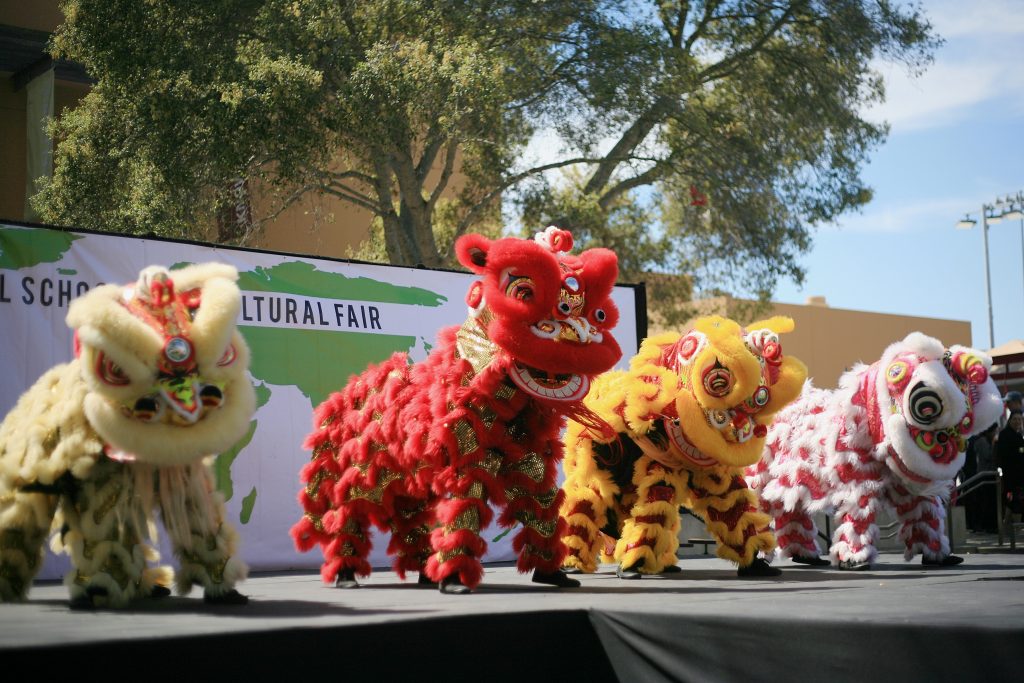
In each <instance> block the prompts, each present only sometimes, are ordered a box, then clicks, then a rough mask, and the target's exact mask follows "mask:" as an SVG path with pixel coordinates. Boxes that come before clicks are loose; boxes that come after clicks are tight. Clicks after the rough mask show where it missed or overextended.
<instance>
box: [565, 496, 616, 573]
mask: <svg viewBox="0 0 1024 683" xmlns="http://www.w3.org/2000/svg"><path fill="white" fill-rule="evenodd" d="M563 490H564V491H565V492H566V495H565V500H564V501H563V502H562V507H561V515H562V516H563V517H564V518H565V521H566V524H567V526H568V529H567V531H566V535H565V537H564V538H563V539H562V542H563V543H564V544H565V546H566V548H567V550H568V553H567V554H566V556H565V561H564V562H563V563H562V565H563V567H566V568H571V569H579V570H581V571H584V572H587V573H591V572H594V571H597V564H598V559H599V556H598V554H599V553H600V551H601V547H602V537H601V533H600V530H601V529H603V528H604V527H605V525H607V524H608V504H607V502H606V501H605V500H604V499H603V498H602V497H601V495H600V494H599V493H598V492H597V491H595V490H594V489H593V488H591V487H590V486H587V485H586V484H584V483H583V482H579V481H575V480H570V481H567V482H566V483H565V485H564V487H563Z"/></svg>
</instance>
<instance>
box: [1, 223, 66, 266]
mask: <svg viewBox="0 0 1024 683" xmlns="http://www.w3.org/2000/svg"><path fill="white" fill-rule="evenodd" d="M78 239H82V238H81V236H80V235H72V234H71V233H67V232H60V231H59V230H22V229H13V228H0V268H6V269H8V270H19V269H21V268H31V267H32V266H36V265H39V264H40V263H56V262H57V261H60V260H61V259H62V258H63V257H64V254H66V253H67V251H68V249H70V248H71V243H72V242H74V241H75V240H78Z"/></svg>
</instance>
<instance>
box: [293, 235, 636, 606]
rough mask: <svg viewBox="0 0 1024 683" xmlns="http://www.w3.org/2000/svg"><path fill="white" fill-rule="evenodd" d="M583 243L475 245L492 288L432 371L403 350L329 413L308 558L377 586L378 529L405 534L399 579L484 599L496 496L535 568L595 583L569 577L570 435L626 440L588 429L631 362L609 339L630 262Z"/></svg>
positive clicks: (304, 532)
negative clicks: (578, 429) (602, 394)
mask: <svg viewBox="0 0 1024 683" xmlns="http://www.w3.org/2000/svg"><path fill="white" fill-rule="evenodd" d="M571 248H572V236H571V235H570V234H569V233H568V232H566V231H564V230H557V229H555V228H548V230H547V231H545V232H543V233H540V234H539V235H537V237H536V238H535V240H522V239H515V238H505V239H500V240H495V241H491V240H488V239H486V238H485V237H482V236H480V235H466V236H464V237H462V238H460V239H459V241H458V242H457V243H456V253H457V255H458V258H459V261H460V262H461V263H462V264H463V265H464V266H466V267H467V268H469V269H470V270H472V271H473V272H474V273H476V274H477V275H479V276H480V277H481V279H480V280H478V281H477V282H475V283H473V285H472V287H471V288H470V290H469V294H468V296H467V302H468V304H469V307H470V310H469V317H468V318H467V320H466V322H465V323H464V324H463V325H462V326H461V327H460V326H454V327H451V328H448V329H445V330H442V332H441V334H440V336H439V340H438V345H437V346H436V347H435V349H434V350H433V351H432V352H431V353H430V355H429V356H428V357H427V359H426V360H425V361H423V362H421V363H417V364H415V365H410V364H409V362H408V359H407V357H406V356H405V354H395V355H394V356H392V357H391V359H389V360H387V361H385V362H383V363H381V364H380V365H377V366H372V367H370V368H369V369H368V370H366V372H364V373H363V374H362V375H359V376H357V377H353V378H352V379H351V381H350V382H349V384H348V385H347V386H346V387H345V388H344V389H342V390H341V391H339V392H337V393H335V394H332V395H331V396H330V397H329V398H328V399H327V400H326V401H324V402H323V403H322V404H321V405H320V406H319V407H318V408H317V409H316V412H315V415H314V425H315V431H314V432H313V433H312V434H310V435H309V437H308V438H307V440H306V444H305V445H306V448H309V449H310V450H312V451H313V459H312V461H311V462H310V463H309V464H308V465H306V467H304V468H303V470H302V474H301V480H302V482H303V484H304V487H305V488H304V489H303V490H302V491H301V492H300V494H299V500H300V503H301V504H302V507H303V510H304V512H305V514H304V516H303V518H302V519H301V520H300V521H299V522H298V523H297V524H296V525H295V526H294V527H293V528H292V536H293V537H294V539H295V542H296V544H297V545H298V547H299V549H300V550H303V551H305V550H309V549H311V548H312V547H313V546H315V545H319V546H320V547H321V550H322V551H323V555H324V562H323V565H322V568H321V575H322V576H323V579H324V581H334V582H335V585H337V586H338V587H342V588H354V587H356V586H357V585H358V584H357V583H356V580H355V577H356V575H359V576H367V575H369V573H370V569H371V568H370V565H369V563H368V562H367V560H366V556H367V554H368V552H369V550H370V538H369V536H368V532H369V527H370V525H373V526H376V527H377V528H379V529H381V530H382V531H385V532H388V533H390V535H391V542H390V544H389V545H388V552H389V553H391V554H392V555H394V558H395V559H394V569H395V571H396V572H398V573H399V575H401V576H404V574H405V572H406V571H418V572H419V573H420V581H421V583H424V582H427V581H425V578H424V577H426V578H428V579H429V580H430V581H432V582H437V583H439V585H440V588H441V590H442V592H445V593H464V592H468V590H469V589H472V588H473V587H475V586H476V585H477V584H478V583H479V582H480V579H481V577H482V575H483V567H482V565H481V563H480V558H481V557H482V556H483V554H484V552H485V551H486V548H487V544H486V542H485V541H484V540H483V539H482V538H481V537H480V531H481V530H482V529H483V528H484V527H486V526H487V524H488V523H489V522H490V520H491V517H492V515H493V513H492V511H491V508H490V506H489V505H488V501H490V502H492V503H494V504H496V505H498V506H500V507H502V508H504V510H503V512H502V514H501V516H500V517H499V520H498V521H499V523H500V524H501V525H502V526H505V527H512V526H515V525H516V524H517V523H518V524H520V525H521V529H520V530H519V531H518V532H517V533H516V536H515V537H514V539H513V548H514V549H515V550H516V552H517V553H519V560H518V567H519V570H520V571H523V572H526V571H529V570H531V569H532V570H535V573H534V577H533V578H534V581H536V582H538V583H548V584H554V585H558V586H578V585H579V582H577V581H575V580H574V579H570V578H569V577H567V576H565V575H564V574H563V573H562V572H560V571H559V568H560V567H561V565H562V561H563V559H564V558H565V554H566V547H565V545H564V544H563V543H562V536H563V535H564V533H565V520H564V519H562V518H561V517H559V515H558V508H559V505H560V504H561V502H562V497H563V494H562V492H561V491H560V490H559V488H558V486H557V484H556V483H555V479H556V474H557V470H556V468H557V466H558V463H559V462H560V461H561V459H562V444H561V442H560V441H559V432H560V430H561V429H562V427H563V426H564V424H565V417H566V415H572V416H573V417H574V418H575V419H577V420H583V421H587V422H589V423H591V424H593V425H594V426H595V428H596V429H598V430H601V429H602V428H603V429H604V430H608V431H609V433H610V434H613V432H610V430H611V427H609V426H608V425H605V424H603V423H602V422H601V421H600V420H597V419H589V420H588V419H587V414H588V411H587V409H586V408H584V406H583V397H584V396H585V395H586V393H587V391H588V390H589V388H590V382H591V379H592V378H593V377H594V376H595V375H597V374H600V373H602V372H604V371H606V370H609V369H610V368H611V367H612V366H613V365H615V363H616V362H618V360H619V358H620V357H621V356H622V352H621V351H620V350H619V346H618V344H617V343H616V342H615V339H614V338H613V337H612V335H611V334H610V332H609V331H610V330H611V329H612V328H613V327H614V326H615V323H616V322H617V320H618V311H617V310H616V308H615V305H614V303H613V302H612V300H611V298H610V295H611V291H612V287H613V286H614V284H615V278H616V277H617V275H618V259H617V258H616V256H615V254H614V253H613V252H611V251H609V250H607V249H590V250H588V251H585V252H583V253H582V254H580V255H579V256H572V255H570V254H569V253H568V251H569V250H570V249H571ZM590 417H591V418H594V416H592V415H591V416H590Z"/></svg>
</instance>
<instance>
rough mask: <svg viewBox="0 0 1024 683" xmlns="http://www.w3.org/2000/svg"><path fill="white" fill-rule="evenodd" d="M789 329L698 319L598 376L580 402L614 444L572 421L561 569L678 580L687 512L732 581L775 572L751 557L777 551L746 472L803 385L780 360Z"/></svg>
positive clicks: (792, 363)
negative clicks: (730, 566) (682, 514)
mask: <svg viewBox="0 0 1024 683" xmlns="http://www.w3.org/2000/svg"><path fill="white" fill-rule="evenodd" d="M792 329H793V321H792V320H791V319H789V318H784V317H774V318H770V319H768V320H764V321H760V322H756V323H752V324H751V325H749V326H748V327H747V328H746V329H743V328H741V327H740V325H738V324H737V323H735V322H733V321H732V320H729V319H727V318H723V317H720V316H710V317H706V318H701V319H698V320H697V321H696V322H695V323H694V325H693V328H692V329H691V330H690V331H689V332H687V333H686V334H684V335H680V334H678V333H675V332H669V333H665V334H661V335H658V336H655V337H651V338H648V339H646V340H644V342H643V344H641V346H640V352H639V353H638V354H637V355H636V356H635V357H634V358H633V359H632V361H631V362H630V369H629V370H628V371H626V372H621V371H615V372H609V373H606V374H604V375H602V376H600V377H599V378H598V379H597V381H596V382H595V383H594V386H593V387H592V388H591V390H590V393H589V395H588V396H587V398H586V405H587V407H588V408H590V409H591V410H593V411H594V412H596V413H597V414H598V415H600V416H601V417H602V418H603V419H605V420H607V421H608V422H609V423H610V424H611V425H612V426H613V427H614V428H615V430H616V431H617V432H618V436H617V438H614V439H611V440H608V441H604V440H601V439H600V438H598V437H596V436H595V435H594V434H592V433H591V432H590V431H589V430H588V429H587V428H586V427H585V426H583V425H580V424H578V423H576V422H570V423H569V427H568V430H567V432H566V458H565V475H566V479H565V483H564V485H563V488H564V490H565V492H566V496H565V501H564V503H563V505H562V508H561V513H562V515H563V516H564V517H565V518H566V521H567V522H568V525H569V531H568V534H567V535H566V537H565V538H564V542H565V544H566V545H567V546H568V548H569V555H568V557H567V559H566V560H565V562H564V564H563V570H565V571H570V572H572V571H583V572H593V571H595V570H596V569H597V563H598V561H599V560H600V561H603V562H612V561H614V562H617V563H618V565H619V566H618V569H617V571H616V573H617V574H618V576H619V577H620V578H625V579H636V578H640V576H641V574H658V573H662V572H669V571H678V569H677V567H676V562H677V557H676V550H677V549H678V548H679V538H678V536H679V529H680V518H679V508H680V506H685V507H687V508H689V509H690V510H693V511H694V513H696V514H697V515H698V516H700V517H701V518H703V519H704V520H705V524H706V526H707V530H708V532H709V533H710V534H711V537H712V538H714V539H715V541H717V544H718V556H719V557H721V558H723V559H726V560H730V561H732V562H735V563H737V564H738V565H739V575H740V576H771V575H776V574H778V573H779V570H777V569H775V568H773V567H771V566H769V564H768V563H767V562H766V561H765V560H764V559H762V558H759V557H757V553H758V552H759V551H760V552H763V553H770V552H771V551H773V550H774V549H775V537H774V534H773V533H772V530H771V528H770V526H769V525H770V523H771V518H770V517H769V516H768V515H766V514H764V513H763V512H761V511H760V509H759V505H758V500H757V497H756V495H755V494H754V493H753V492H752V491H751V490H750V489H748V488H747V485H746V483H745V481H744V478H743V470H744V468H745V467H746V466H748V465H751V464H753V463H755V462H757V460H758V459H759V458H760V457H761V452H762V449H763V447H764V437H765V434H766V433H767V426H768V424H769V423H770V422H771V418H772V416H773V415H774V414H775V413H776V412H778V411H779V410H780V409H781V408H782V407H783V406H785V405H786V404H787V403H789V402H790V401H792V400H793V399H795V398H796V397H797V396H798V395H799V393H800V389H801V387H802V385H803V383H804V380H805V379H806V377H807V368H806V367H805V366H804V364H803V363H801V362H800V361H799V360H797V359H795V358H789V357H783V354H782V346H781V345H780V344H779V334H783V333H785V332H790V331H792ZM613 544H614V546H613Z"/></svg>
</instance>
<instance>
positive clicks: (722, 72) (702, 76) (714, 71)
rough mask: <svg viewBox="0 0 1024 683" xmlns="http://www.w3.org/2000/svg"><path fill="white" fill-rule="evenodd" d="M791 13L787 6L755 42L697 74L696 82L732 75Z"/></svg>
mask: <svg viewBox="0 0 1024 683" xmlns="http://www.w3.org/2000/svg"><path fill="white" fill-rule="evenodd" d="M793 12H794V9H793V5H789V6H788V7H786V10H785V11H784V12H783V13H782V14H781V15H780V16H779V18H778V19H776V20H775V21H774V22H772V25H771V26H770V27H769V28H768V30H767V31H765V32H764V35H762V36H761V37H760V38H758V39H757V40H755V41H754V42H753V43H752V44H751V45H749V46H748V47H745V48H743V49H742V50H739V51H738V52H734V53H733V54H731V55H729V56H728V57H726V58H725V59H723V60H721V61H719V62H716V63H714V64H712V65H711V66H709V67H708V68H706V69H704V70H703V71H701V72H700V73H699V74H697V80H698V81H699V82H701V83H707V82H709V81H713V80H715V79H718V78H722V77H724V76H728V75H729V74H730V73H732V71H733V69H734V67H735V66H736V65H737V64H739V63H740V62H742V61H743V60H745V59H746V58H747V57H749V56H750V55H752V54H754V53H756V52H757V51H758V50H760V49H761V48H762V47H764V45H765V43H767V42H768V40H769V39H770V38H771V37H772V36H774V35H775V34H776V33H778V32H779V30H780V29H781V28H782V27H783V26H785V25H786V22H787V21H788V20H789V19H790V18H792V16H793Z"/></svg>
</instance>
